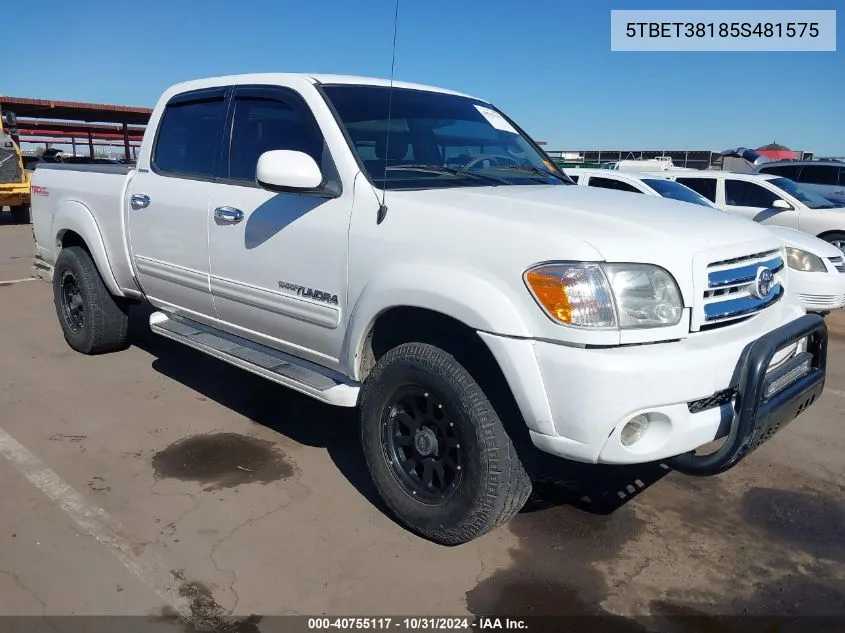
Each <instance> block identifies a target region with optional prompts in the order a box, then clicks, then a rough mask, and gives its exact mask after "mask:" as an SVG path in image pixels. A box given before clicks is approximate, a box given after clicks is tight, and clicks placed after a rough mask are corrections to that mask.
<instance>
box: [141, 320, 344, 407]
mask: <svg viewBox="0 0 845 633" xmlns="http://www.w3.org/2000/svg"><path fill="white" fill-rule="evenodd" d="M150 329H151V330H152V331H153V332H155V333H156V334H160V335H161V336H164V337H166V338H169V339H172V340H174V341H178V342H179V343H183V344H184V345H187V346H188V347H193V348H194V349H198V350H200V351H201V352H205V353H206V354H208V355H209V356H214V357H215V358H219V359H220V360H222V361H225V362H227V363H230V364H232V365H235V366H236V367H240V368H241V369H246V370H247V371H250V372H252V373H253V374H258V375H259V376H262V377H264V378H267V379H268V380H272V381H273V382H277V383H279V384H280V385H284V386H285V387H290V388H291V389H294V390H296V391H299V392H300V393H304V394H306V395H308V396H311V397H312V398H315V399H317V400H321V401H323V402H327V403H329V404H333V405H336V406H341V407H354V406H355V405H356V404H357V403H358V392H359V391H360V385H358V383H355V382H351V381H349V380H347V379H346V378H345V377H344V376H342V375H341V374H339V373H337V372H334V371H332V370H330V369H326V368H325V367H320V366H319V365H316V364H314V363H310V362H308V361H306V360H303V359H301V358H296V357H294V356H290V355H288V354H285V353H284V352H280V351H278V350H275V349H273V348H271V347H267V346H265V345H260V344H259V343H254V342H252V341H248V340H246V339H244V338H241V337H239V336H235V335H233V334H229V333H228V332H222V331H221V330H218V329H215V328H213V327H209V326H207V325H203V324H201V323H197V322H196V321H191V320H189V319H185V318H183V317H178V316H175V315H170V314H166V313H164V312H153V313H152V314H151V315H150Z"/></svg>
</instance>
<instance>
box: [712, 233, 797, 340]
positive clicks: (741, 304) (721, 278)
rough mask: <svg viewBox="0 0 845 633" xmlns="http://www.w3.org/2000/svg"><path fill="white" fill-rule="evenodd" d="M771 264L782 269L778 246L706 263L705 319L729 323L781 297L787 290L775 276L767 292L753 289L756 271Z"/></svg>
mask: <svg viewBox="0 0 845 633" xmlns="http://www.w3.org/2000/svg"><path fill="white" fill-rule="evenodd" d="M760 268H768V269H769V270H771V271H772V273H777V272H779V271H780V270H782V269H783V257H782V256H781V252H780V251H779V250H772V251H766V252H763V253H755V254H753V255H746V256H743V257H735V258H732V259H727V260H721V261H717V262H713V263H711V264H709V265H708V266H707V284H706V290H705V291H704V323H706V324H717V323H725V324H727V323H729V322H732V321H734V320H736V319H740V318H745V317H748V316H751V315H754V314H756V313H757V312H760V311H761V310H763V309H764V308H766V307H768V306H770V305H772V304H773V303H775V302H776V301H778V300H779V299H780V298H781V297H782V296H783V294H784V292H785V290H784V288H783V286H782V285H781V283H780V280H779V279H778V278H777V277H775V279H774V282H773V283H772V286H771V289H770V290H769V292H768V293H767V294H766V295H765V296H756V294H755V293H754V292H753V290H754V284H755V282H756V280H757V271H758V270H759V269H760Z"/></svg>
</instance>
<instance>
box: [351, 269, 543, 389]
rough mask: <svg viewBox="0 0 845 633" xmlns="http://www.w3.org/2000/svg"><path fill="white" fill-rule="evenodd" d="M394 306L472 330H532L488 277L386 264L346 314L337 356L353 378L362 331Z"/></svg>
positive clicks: (519, 334) (511, 332)
mask: <svg viewBox="0 0 845 633" xmlns="http://www.w3.org/2000/svg"><path fill="white" fill-rule="evenodd" d="M526 296H527V295H526ZM398 307H409V308H423V309H426V310H431V311H434V312H439V313H441V314H444V315H446V316H449V317H451V318H453V319H456V320H458V321H460V322H461V323H463V324H464V325H466V326H468V327H471V328H472V329H474V330H480V331H485V332H494V333H496V334H502V335H509V336H516V337H530V335H531V333H530V329H529V328H528V327H527V325H526V319H525V318H524V315H522V314H521V310H520V309H519V307H518V306H517V305H515V304H514V302H513V301H512V300H511V299H510V298H509V297H508V296H507V295H506V294H504V293H503V292H502V291H501V290H500V288H499V287H497V286H496V285H495V284H494V283H492V280H490V279H485V278H483V277H479V276H478V275H476V274H471V273H466V272H461V271H456V270H454V269H449V268H444V267H440V266H431V265H425V264H407V265H399V266H391V267H389V268H386V269H385V270H384V271H383V273H382V274H379V275H378V276H377V277H376V278H375V279H373V280H372V281H370V282H369V283H367V285H366V286H364V288H363V289H362V290H361V292H360V294H359V295H358V299H357V300H356V302H355V305H354V307H353V308H352V311H351V314H350V317H349V325H348V326H347V328H346V337H345V339H344V341H343V348H342V350H341V357H340V360H341V363H342V366H343V367H344V368H345V369H346V373H347V374H348V375H350V376H351V377H353V378H354V379H355V380H360V378H361V377H360V360H361V353H362V350H363V346H364V340H365V338H366V336H367V334H368V333H369V331H370V329H371V328H372V326H373V324H374V323H375V321H376V319H377V318H378V317H379V316H380V315H381V314H383V313H384V312H386V311H387V310H389V309H391V308H398Z"/></svg>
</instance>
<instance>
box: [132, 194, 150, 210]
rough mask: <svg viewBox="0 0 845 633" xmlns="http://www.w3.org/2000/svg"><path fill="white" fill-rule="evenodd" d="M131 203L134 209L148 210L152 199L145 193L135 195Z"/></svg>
mask: <svg viewBox="0 0 845 633" xmlns="http://www.w3.org/2000/svg"><path fill="white" fill-rule="evenodd" d="M129 203H130V204H131V205H132V208H133V209H136V210H137V209H146V208H147V207H148V206H150V197H149V196H148V195H147V194H145V193H133V194H132V197H131V198H129Z"/></svg>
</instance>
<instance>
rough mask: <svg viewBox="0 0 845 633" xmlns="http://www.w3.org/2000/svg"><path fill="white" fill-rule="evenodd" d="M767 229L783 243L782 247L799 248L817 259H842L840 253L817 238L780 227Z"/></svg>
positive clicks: (831, 245)
mask: <svg viewBox="0 0 845 633" xmlns="http://www.w3.org/2000/svg"><path fill="white" fill-rule="evenodd" d="M767 228H768V229H769V230H770V231H771V232H772V233H774V234H775V236H776V237H777V238H778V239H779V240H780V241H781V242H783V244H784V246H789V247H791V248H800V249H801V250H802V251H807V252H808V253H812V254H813V255H817V256H819V257H842V251H840V250H839V249H838V248H836V247H835V246H834V245H833V244H830V243H829V242H825V241H824V240H822V239H819V238H818V237H813V236H812V235H808V234H807V233H802V232H801V231H796V230H795V229H788V228H786V227H782V226H768V227H767Z"/></svg>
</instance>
